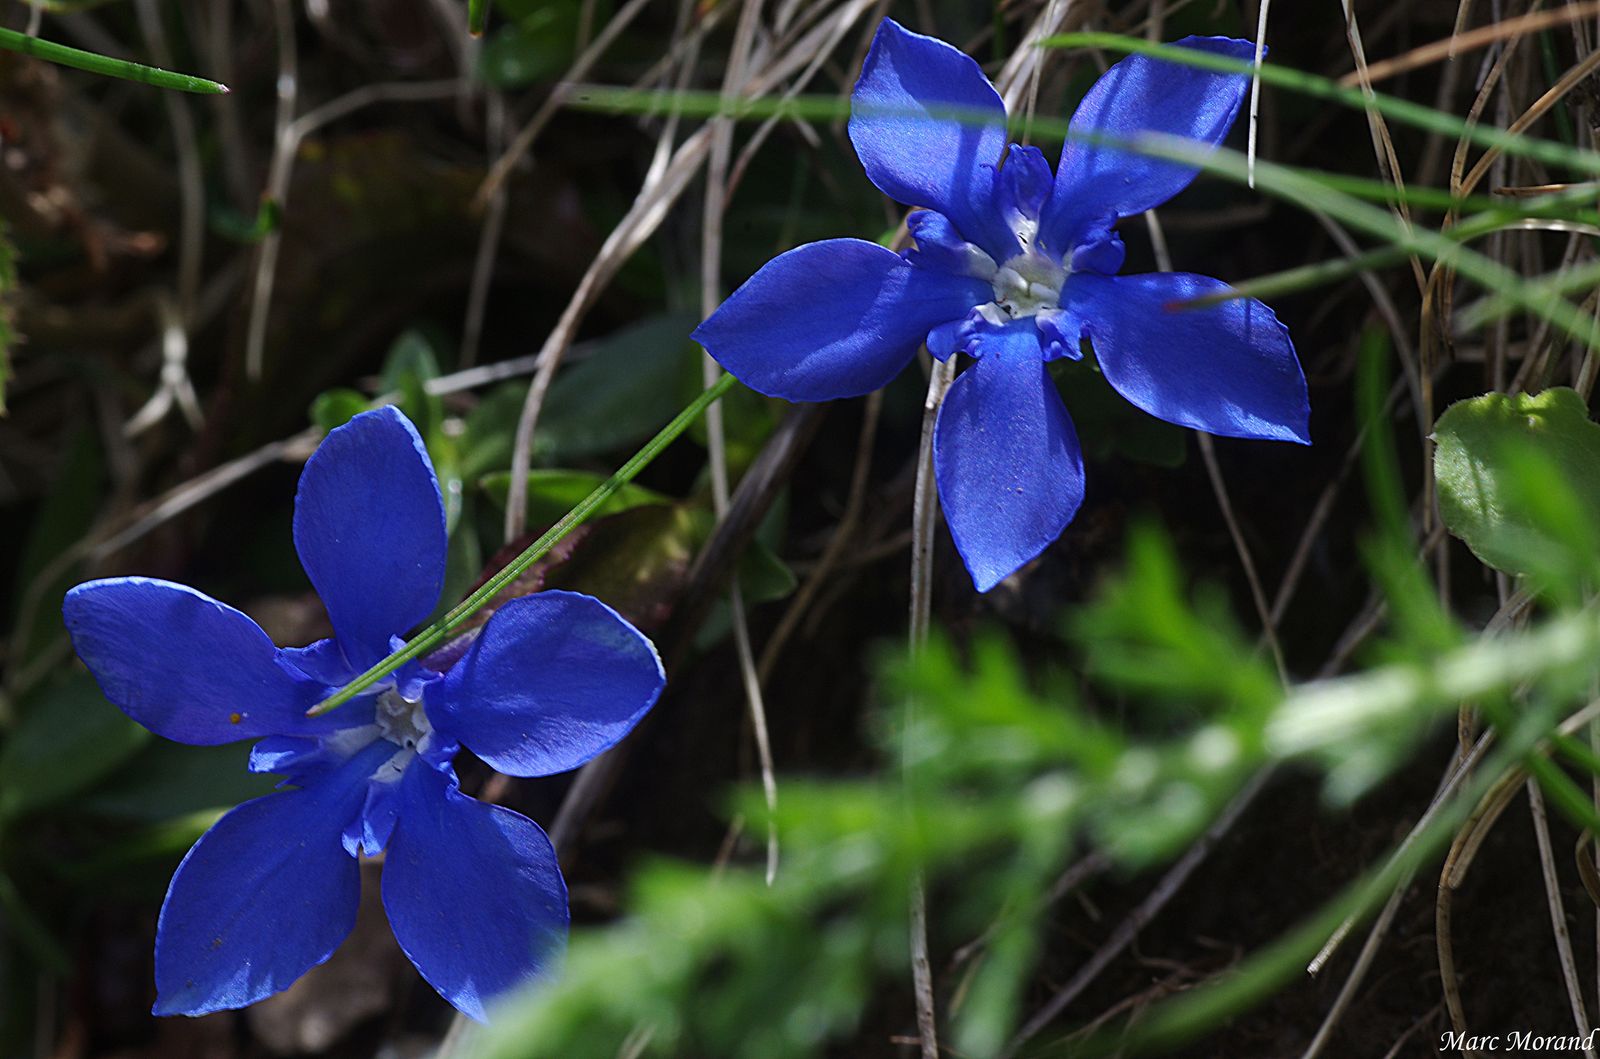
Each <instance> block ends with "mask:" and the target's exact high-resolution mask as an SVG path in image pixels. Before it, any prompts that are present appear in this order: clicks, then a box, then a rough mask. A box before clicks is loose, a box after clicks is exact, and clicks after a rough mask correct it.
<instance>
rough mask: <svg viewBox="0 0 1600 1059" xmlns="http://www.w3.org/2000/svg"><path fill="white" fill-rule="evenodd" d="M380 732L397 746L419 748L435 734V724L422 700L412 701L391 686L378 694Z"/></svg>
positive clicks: (377, 718)
mask: <svg viewBox="0 0 1600 1059" xmlns="http://www.w3.org/2000/svg"><path fill="white" fill-rule="evenodd" d="M375 719H376V720H377V722H378V733H379V734H380V735H381V736H383V738H385V739H387V740H389V742H391V743H394V744H395V745H396V746H402V747H405V748H406V749H407V750H417V749H419V748H421V746H422V744H423V743H424V742H425V741H426V740H427V738H428V736H430V735H432V734H433V724H432V723H431V722H430V721H429V720H428V715H427V713H426V712H425V711H424V710H423V708H422V700H421V699H418V700H416V701H412V700H411V699H408V698H406V697H405V696H403V695H401V694H400V692H399V691H398V690H396V689H394V688H390V689H389V690H388V691H385V692H384V693H383V694H382V695H379V696H378V708H377V711H376V718H375Z"/></svg>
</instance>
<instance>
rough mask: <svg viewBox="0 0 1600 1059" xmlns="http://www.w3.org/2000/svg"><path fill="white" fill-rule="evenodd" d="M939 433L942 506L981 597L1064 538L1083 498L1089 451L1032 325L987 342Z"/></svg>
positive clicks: (953, 393) (949, 400)
mask: <svg viewBox="0 0 1600 1059" xmlns="http://www.w3.org/2000/svg"><path fill="white" fill-rule="evenodd" d="M985 347H986V348H985V352H984V356H983V358H982V359H981V360H979V361H977V362H975V363H974V364H973V365H972V366H971V367H970V368H968V369H967V370H966V371H965V372H963V373H962V374H961V375H960V376H959V377H957V379H956V381H955V385H953V386H951V388H950V392H949V394H948V395H947V396H946V397H945V400H944V405H943V407H941V408H940V409H939V421H938V423H937V425H936V426H935V428H934V436H933V463H934V471H935V474H936V476H937V479H938V483H939V502H940V503H941V504H942V505H943V506H944V512H945V520H946V521H947V522H948V523H949V525H950V534H951V536H953V537H954V538H955V542H956V550H957V551H959V552H960V553H961V558H962V560H963V561H964V562H965V563H966V564H967V571H968V572H969V573H970V574H971V575H972V583H973V584H974V585H976V586H977V589H978V591H979V592H987V591H989V589H991V588H993V587H994V586H995V585H997V584H999V583H1000V582H1001V581H1003V580H1005V578H1006V577H1008V576H1010V575H1011V574H1012V573H1014V572H1015V571H1016V570H1017V568H1018V567H1020V566H1022V564H1024V563H1026V562H1027V561H1028V560H1029V559H1032V558H1033V557H1034V556H1036V555H1038V554H1039V553H1040V552H1041V551H1043V550H1044V549H1045V547H1046V546H1048V545H1049V544H1050V542H1051V541H1053V540H1055V539H1056V538H1057V537H1059V536H1060V535H1061V531H1062V530H1064V529H1066V527H1067V523H1069V522H1071V521H1072V516H1073V515H1074V514H1076V513H1077V510H1078V505H1079V504H1080V503H1082V502H1083V454H1082V451H1081V450H1080V449H1079V447H1078V435H1077V433H1076V432H1075V431H1074V430H1073V429H1072V420H1071V419H1070V418H1068V416H1067V409H1066V406H1065V405H1063V404H1062V403H1061V395H1060V394H1059V393H1057V392H1056V387H1055V383H1054V382H1052V381H1051V379H1050V376H1049V373H1048V372H1047V371H1046V369H1045V366H1044V362H1043V360H1042V358H1041V351H1040V349H1039V340H1038V337H1037V335H1036V333H1035V332H1034V328H1033V323H1032V322H1031V321H1018V322H1017V323H1015V324H1012V325H1010V326H1008V327H1007V328H1006V329H1005V330H1004V332H1003V333H1001V334H999V335H989V336H986V342H985Z"/></svg>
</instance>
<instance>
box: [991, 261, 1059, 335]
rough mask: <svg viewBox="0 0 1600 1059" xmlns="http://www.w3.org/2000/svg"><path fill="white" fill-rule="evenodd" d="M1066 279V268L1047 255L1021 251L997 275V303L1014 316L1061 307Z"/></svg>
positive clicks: (1008, 314) (1014, 317) (995, 278)
mask: <svg viewBox="0 0 1600 1059" xmlns="http://www.w3.org/2000/svg"><path fill="white" fill-rule="evenodd" d="M1066 280H1067V271H1066V269H1064V268H1062V267H1061V266H1060V265H1059V264H1057V263H1056V262H1054V261H1052V260H1050V259H1049V258H1048V257H1046V256H1044V255H1043V254H1037V253H1031V252H1030V253H1026V254H1018V255H1017V256H1016V257H1014V258H1012V259H1011V260H1010V261H1007V262H1006V263H1005V264H1004V265H1002V266H1000V271H998V272H996V273H995V274H994V303H995V304H996V305H998V306H999V307H1000V308H1001V309H1002V310H1003V311H1004V312H1005V314H1006V315H1007V316H1009V317H1011V318H1012V319H1017V318H1020V317H1028V316H1037V315H1038V314H1039V313H1040V312H1042V311H1043V310H1045V309H1056V308H1059V307H1060V305H1061V285H1062V284H1063V283H1065V282H1066Z"/></svg>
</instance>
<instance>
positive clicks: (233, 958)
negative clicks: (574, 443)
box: [64, 408, 665, 1019]
mask: <svg viewBox="0 0 1600 1059" xmlns="http://www.w3.org/2000/svg"><path fill="white" fill-rule="evenodd" d="M294 539H295V547H296V549H297V550H298V551H299V553H300V561H301V563H302V565H304V567H305V569H306V573H307V574H308V575H309V576H310V578H311V583H312V584H313V585H314V586H315V587H316V589H317V592H318V594H319V595H321V597H322V600H323V603H324V604H325V605H326V607H327V610H328V617H329V618H330V619H331V620H332V623H333V629H334V636H333V638H332V639H328V640H320V641H318V642H316V643H314V644H311V645H310V646H308V647H299V648H279V647H275V646H274V645H273V643H272V641H271V640H270V639H268V637H267V634H266V633H265V632H263V631H262V629H261V627H260V626H259V625H257V624H256V623H255V622H254V621H252V620H250V618H248V617H246V616H245V615H244V614H242V613H240V612H239V611H237V610H234V609H233V608H232V607H229V606H227V605H225V604H223V603H219V602H217V601H216V600H214V599H211V598H210V597H209V596H206V595H204V594H202V593H200V592H197V591H195V590H194V589H192V588H188V587H186V586H184V585H177V584H172V583H171V582H167V581H156V580H151V579H149V578H142V577H119V578H111V579H108V580H102V581H91V582H89V583H87V584H83V585H79V586H78V587H76V588H74V589H73V590H72V591H70V592H68V593H67V598H66V603H65V607H64V611H65V616H66V623H67V628H68V630H69V631H70V632H71V634H72V642H73V646H74V647H75V648H76V649H77V652H78V655H79V657H81V658H82V659H83V661H84V662H85V663H86V664H87V665H88V667H89V669H90V671H91V672H92V673H93V674H94V676H95V679H96V680H97V681H99V684H100V687H101V689H102V690H103V691H104V692H105V694H106V697H107V698H109V699H110V700H111V701H112V702H114V703H116V704H117V705H118V706H119V707H121V708H122V710H123V711H124V712H126V713H127V714H128V716H130V717H132V718H133V719H134V720H136V721H138V722H139V723H140V724H142V725H144V726H145V727H146V728H149V729H150V730H151V731H153V732H155V733H156V734H157V735H161V736H165V737H166V738H168V739H174V740H177V741H178V742H181V743H192V744H196V745H202V746H209V745H215V744H219V743H230V742H233V741H235V740H239V739H256V740H259V742H257V743H256V746H255V748H254V750H253V752H252V753H251V757H250V768H251V770H252V771H256V772H268V773H274V774H278V775H282V776H284V777H286V779H285V782H284V787H285V788H288V789H285V790H281V791H279V792H276V793H273V794H269V795H267V796H265V797H262V798H257V799H256V800H254V801H250V802H246V803H244V804H243V805H241V806H239V807H238V808H236V809H234V810H233V811H231V812H229V813H228V814H227V815H226V816H224V817H223V818H222V819H220V820H218V821H217V823H216V825H215V826H213V827H212V828H211V830H209V831H207V832H206V833H205V835H203V836H202V837H201V839H200V841H199V842H198V843H196V845H195V847H194V848H193V849H192V850H190V851H189V854H188V856H186V857H185V858H184V860H183V863H182V864H181V865H179V866H178V871H177V873H176V874H175V875H174V876H173V877H172V885H171V886H170V887H169V888H168V890H167V898H166V901H165V903H164V904H163V905H162V907H161V919H160V924H159V927H158V929H157V933H156V988H157V999H156V1004H155V1012H156V1014H159V1015H172V1014H184V1015H200V1014H204V1013H206V1012H210V1011H217V1010H220V1009H223V1008H236V1007H242V1006H244V1005H246V1004H251V1003H254V1002H255V1001H257V1000H260V999H262V998H263V997H266V996H270V995H271V994H273V993H276V992H279V991H280V990H283V989H286V988H287V987H288V986H289V985H290V983H292V982H294V980H295V979H297V978H299V977H300V976H301V975H302V974H304V973H305V972H306V971H308V970H310V969H311V968H312V967H314V966H316V965H317V964H319V963H322V962H323V961H324V960H326V959H327V958H328V957H329V956H331V955H332V954H333V951H334V949H336V948H338V946H339V943H340V942H342V941H343V940H344V938H345V936H346V935H348V934H349V933H350V929H351V927H352V926H353V925H354V923H355V917H356V905H357V902H358V900H359V897H360V873H359V871H358V865H357V861H356V856H357V854H358V853H362V852H364V853H366V855H367V856H375V855H377V854H378V853H379V852H384V853H385V859H384V868H383V901H384V907H385V908H386V910H387V911H388V914H389V923H390V925H391V926H392V927H393V929H394V934H395V937H396V939H398V940H399V942H400V947H401V948H402V949H404V950H405V953H406V955H407V956H409V957H410V958H411V962H412V963H414V964H416V966H417V970H418V971H420V972H421V973H422V976H423V977H424V978H426V979H427V980H428V982H429V983H430V984H432V985H433V987H434V988H435V989H437V990H438V991H439V993H440V994H441V995H442V996H443V997H444V998H445V999H446V1000H448V1001H450V1003H452V1004H454V1005H455V1006H456V1007H457V1008H459V1009H461V1010H462V1011H464V1012H466V1013H467V1014H469V1015H472V1016H473V1017H475V1018H480V1019H481V1018H483V1016H484V1006H485V1003H486V1001H488V1000H489V999H490V998H492V997H494V996H496V995H498V994H499V993H501V992H503V991H505V990H507V989H509V988H511V987H512V986H515V985H517V984H518V983H520V982H523V981H525V980H527V979H530V978H534V977H537V976H539V975H540V974H543V973H546V972H547V970H548V968H549V966H550V963H551V961H552V960H553V959H554V958H555V957H556V956H557V955H558V954H559V952H560V950H561V948H562V946H563V944H564V941H565V937H566V930H567V890H566V884H565V883H564V882H563V881H562V878H561V871H560V868H559V867H558V865H557V863H556V855H555V851H554V850H553V849H552V848H551V846H550V841H549V839H547V838H546V837H545V834H544V832H543V831H541V830H540V829H539V827H538V826H537V825H536V824H534V823H533V821H531V820H528V819H526V818H524V817H522V816H520V815H518V814H517V813H514V812H511V811H510V810H508V809H503V808H501V807H499V806H495V805H486V804H484V803H482V802H479V801H476V800H474V799H472V798H469V797H467V796H466V795H464V794H462V793H461V791H460V787H459V784H458V781H457V779H456V774H455V771H454V769H453V767H452V764H451V762H452V760H453V759H454V758H455V755H456V752H457V751H458V750H459V749H460V747H461V745H462V744H466V745H467V746H469V747H470V748H471V749H472V750H473V752H474V753H476V754H477V755H478V756H479V757H480V758H482V759H483V760H484V761H486V762H488V763H489V764H490V765H492V766H493V767H494V768H496V769H498V770H500V771H501V772H505V773H508V774H510V775H513V776H547V775H550V774H552V773H557V772H565V771H567V770H568V769H573V768H576V767H577V766H579V765H581V764H583V763H584V762H586V761H588V760H589V759H590V758H593V757H594V756H595V755H597V754H599V753H600V752H601V751H603V750H605V749H606V748H608V747H610V746H611V745H612V744H614V743H616V742H617V741H618V740H620V739H621V738H622V737H623V736H625V735H627V733H628V732H629V731H630V730H631V729H632V728H633V726H634V725H635V724H636V723H637V722H638V721H639V719H640V718H641V717H643V716H644V714H645V713H646V711H648V710H649V709H650V707H651V705H653V704H654V703H655V700H656V697H657V696H658V695H659V694H660V693H661V688H662V685H663V682H664V679H665V677H664V675H663V672H662V668H661V661H660V659H659V658H658V657H657V655H656V651H655V648H654V647H653V646H651V644H650V641H649V640H647V639H646V638H645V637H644V636H643V635H642V634H641V633H640V632H639V631H638V630H637V629H635V628H634V627H633V626H631V625H629V624H628V623H627V622H626V621H624V620H623V619H622V618H621V617H620V616H618V615H617V614H616V612H615V611H613V610H611V609H610V608H609V607H607V606H605V604H603V603H601V602H600V601H598V600H596V599H592V598H590V597H589V596H585V595H580V594H578V593H573V592H542V593H538V594H536V595H532V596H524V597H522V598H519V599H514V600H511V601H510V602H508V603H506V604H504V605H503V606H501V607H500V608H499V609H498V610H497V611H495V613H494V615H493V616H492V617H491V618H490V619H489V621H488V622H487V623H485V624H484V625H483V627H482V629H481V631H479V633H478V634H477V636H476V638H475V639H474V640H473V641H472V642H471V644H470V646H463V647H462V648H460V649H459V650H455V651H451V652H449V653H448V655H439V656H434V659H433V660H432V661H435V664H437V665H438V666H439V667H440V668H439V669H434V668H430V667H429V664H428V663H429V662H430V659H427V658H425V659H423V660H422V661H421V662H412V663H408V664H407V665H405V666H403V667H402V668H401V669H400V670H398V671H397V672H395V673H394V674H392V675H391V676H390V677H389V678H387V679H386V680H384V681H381V682H380V683H379V684H377V685H375V686H374V687H373V688H372V689H371V690H370V691H368V692H367V693H365V694H363V695H361V696H358V697H357V698H355V699H353V700H351V701H350V702H348V703H346V704H345V705H343V706H341V707H339V708H338V709H336V710H334V711H332V712H330V713H328V714H326V715H324V716H319V717H314V718H308V717H307V716H306V711H307V710H309V709H310V708H311V707H313V706H315V705H316V704H317V703H318V702H320V701H322V700H323V699H324V698H326V697H327V696H329V695H330V694H332V693H333V692H334V691H335V690H337V689H338V688H339V687H341V686H342V685H344V684H346V683H348V682H349V681H350V680H351V679H353V678H354V677H355V676H357V675H358V674H360V673H361V672H363V671H364V670H366V669H367V668H368V667H369V666H371V665H372V664H374V663H376V662H377V661H379V660H380V659H382V658H383V657H384V656H386V655H387V654H389V652H390V651H391V650H392V649H393V648H394V647H396V646H398V645H399V644H400V642H401V641H400V640H399V638H398V634H400V633H404V632H405V631H406V630H408V629H410V628H411V627H412V626H414V625H416V624H418V623H419V622H421V621H422V620H424V619H425V618H427V616H428V615H429V614H430V613H431V612H432V610H433V608H434V604H435V603H436V601H437V600H438V598H439V592H440V588H441V586H442V584H443V581H444V569H445V518H444V504H443V501H442V499H441V497H440V494H439V484H438V480H437V479H436V478H435V476H434V471H433V465H432V463H430V462H429V460H428V454H427V450H426V449H425V448H424V446H423V444H422V439H421V438H420V437H418V436H417V432H416V429H415V428H414V427H413V426H412V425H411V423H410V421H409V420H407V419H406V417H405V416H404V415H402V414H401V413H400V412H399V411H397V410H396V409H394V408H381V409H378V410H376V411H372V412H365V413H363V414H361V415H359V416H356V417H355V418H354V419H352V420H351V421H350V422H349V423H347V424H345V425H344V426H342V427H339V428H338V429H337V430H334V431H333V432H332V433H330V434H329V435H328V437H327V439H326V440H325V441H323V443H322V445H321V446H320V447H319V448H318V449H317V451H316V452H315V453H314V454H313V455H312V457H311V459H310V460H309V461H308V462H307V463H306V468H305V471H304V473H303V474H302V475H301V477H300V489H299V492H298V493H297V494H296V496H295V514H294ZM446 657H448V658H450V659H451V661H450V662H446V661H444V660H443V659H444V658H446ZM441 670H442V671H441Z"/></svg>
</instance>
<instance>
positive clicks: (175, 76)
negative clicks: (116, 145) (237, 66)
mask: <svg viewBox="0 0 1600 1059" xmlns="http://www.w3.org/2000/svg"><path fill="white" fill-rule="evenodd" d="M0 48H5V49H7V50H8V51H15V52H21V53H22V54H23V55H27V56H30V57H32V58H35V59H42V60H43V61H45V62H51V63H56V64H58V65H60V66H70V67H72V68H73V69H74V70H87V71H88V72H89V73H92V74H102V75H104V76H106V77H120V78H122V79H123V80H124V81H138V82H139V83H140V84H146V85H152V86H154V87H156V88H171V89H174V90H175V91H178V92H199V93H202V94H206V95H222V94H224V93H226V92H227V91H228V86H227V85H223V84H218V83H217V82H215V81H207V80H206V79H205V78H203V77H195V76H193V75H192V74H180V73H174V72H173V71H171V70H160V69H157V68H156V67H154V66H145V65H144V64H143V63H135V62H129V61H128V60H126V59H113V58H111V57H110V56H109V55H98V54H96V53H94V52H92V51H83V50H82V49H80V48H71V47H68V46H67V45H65V44H56V43H54V42H52V41H48V40H40V39H39V38H38V37H30V36H28V35H27V34H26V33H18V32H17V31H16V30H11V29H0Z"/></svg>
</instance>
